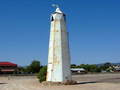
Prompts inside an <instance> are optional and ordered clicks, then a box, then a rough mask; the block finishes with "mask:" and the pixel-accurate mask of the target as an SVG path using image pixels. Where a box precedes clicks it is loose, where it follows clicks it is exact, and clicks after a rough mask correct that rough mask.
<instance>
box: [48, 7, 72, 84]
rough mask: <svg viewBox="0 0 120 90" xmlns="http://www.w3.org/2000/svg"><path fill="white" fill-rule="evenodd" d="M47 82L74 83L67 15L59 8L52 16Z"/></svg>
mask: <svg viewBox="0 0 120 90" xmlns="http://www.w3.org/2000/svg"><path fill="white" fill-rule="evenodd" d="M47 81H48V82H67V81H69V82H70V81H72V79H71V71H70V51H69V41H68V32H67V31H66V19H65V14H64V13H62V12H61V11H60V9H59V8H57V9H56V11H55V13H53V14H52V15H51V30H50V41H49V55H48V68H47Z"/></svg>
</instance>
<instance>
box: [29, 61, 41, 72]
mask: <svg viewBox="0 0 120 90" xmlns="http://www.w3.org/2000/svg"><path fill="white" fill-rule="evenodd" d="M39 70H40V61H38V60H34V61H32V63H31V64H30V65H29V66H28V67H27V71H28V72H32V73H38V72H39Z"/></svg>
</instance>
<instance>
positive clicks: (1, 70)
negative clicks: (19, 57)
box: [0, 62, 17, 74]
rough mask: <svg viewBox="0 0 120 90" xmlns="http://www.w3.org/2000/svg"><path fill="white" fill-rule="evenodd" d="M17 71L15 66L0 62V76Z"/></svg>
mask: <svg viewBox="0 0 120 90" xmlns="http://www.w3.org/2000/svg"><path fill="white" fill-rule="evenodd" d="M16 71H17V64H14V63H11V62H0V74H7V73H14V72H16Z"/></svg>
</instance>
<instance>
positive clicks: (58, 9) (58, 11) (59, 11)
mask: <svg viewBox="0 0 120 90" xmlns="http://www.w3.org/2000/svg"><path fill="white" fill-rule="evenodd" d="M52 6H53V7H55V8H56V11H55V12H57V13H62V11H61V10H60V8H59V5H58V4H52Z"/></svg>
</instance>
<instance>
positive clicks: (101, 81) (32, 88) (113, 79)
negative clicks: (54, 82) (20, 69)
mask: <svg viewBox="0 0 120 90" xmlns="http://www.w3.org/2000/svg"><path fill="white" fill-rule="evenodd" d="M73 79H74V80H78V81H79V84H77V85H69V86H41V84H40V83H39V82H38V80H37V78H36V77H32V76H30V77H29V76H27V77H10V80H8V78H7V77H0V90H120V74H94V75H77V76H73ZM96 81H97V82H96Z"/></svg>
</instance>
